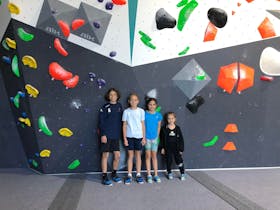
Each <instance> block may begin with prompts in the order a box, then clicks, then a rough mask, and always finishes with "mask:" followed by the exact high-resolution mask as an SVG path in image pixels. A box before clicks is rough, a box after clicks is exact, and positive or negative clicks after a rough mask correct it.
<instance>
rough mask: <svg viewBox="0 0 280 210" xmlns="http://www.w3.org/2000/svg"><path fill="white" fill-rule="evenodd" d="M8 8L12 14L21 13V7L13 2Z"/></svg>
mask: <svg viewBox="0 0 280 210" xmlns="http://www.w3.org/2000/svg"><path fill="white" fill-rule="evenodd" d="M8 9H9V11H10V13H12V14H16V15H18V14H19V13H20V9H19V7H18V6H17V5H15V4H13V3H9V4H8Z"/></svg>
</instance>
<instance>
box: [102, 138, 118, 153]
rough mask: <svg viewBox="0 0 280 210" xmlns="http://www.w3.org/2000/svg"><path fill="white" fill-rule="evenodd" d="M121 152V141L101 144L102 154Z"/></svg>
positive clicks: (113, 140) (111, 140)
mask: <svg viewBox="0 0 280 210" xmlns="http://www.w3.org/2000/svg"><path fill="white" fill-rule="evenodd" d="M114 151H120V141H119V140H116V139H107V143H101V152H114Z"/></svg>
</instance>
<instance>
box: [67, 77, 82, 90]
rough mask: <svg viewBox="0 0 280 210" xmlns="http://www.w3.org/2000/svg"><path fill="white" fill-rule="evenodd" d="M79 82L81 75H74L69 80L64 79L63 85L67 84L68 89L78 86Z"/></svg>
mask: <svg viewBox="0 0 280 210" xmlns="http://www.w3.org/2000/svg"><path fill="white" fill-rule="evenodd" d="M78 82H79V76H78V75H75V76H74V77H72V78H71V79H68V80H64V81H63V85H65V86H66V89H68V88H74V87H76V86H77V84H78Z"/></svg>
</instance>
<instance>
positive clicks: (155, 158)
mask: <svg viewBox="0 0 280 210" xmlns="http://www.w3.org/2000/svg"><path fill="white" fill-rule="evenodd" d="M151 153H152V162H153V169H154V175H155V176H158V161H157V152H156V151H152V152H151Z"/></svg>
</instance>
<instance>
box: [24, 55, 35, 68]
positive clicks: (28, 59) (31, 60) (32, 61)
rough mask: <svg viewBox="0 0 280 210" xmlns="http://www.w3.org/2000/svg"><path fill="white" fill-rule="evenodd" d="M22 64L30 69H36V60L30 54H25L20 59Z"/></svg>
mask: <svg viewBox="0 0 280 210" xmlns="http://www.w3.org/2000/svg"><path fill="white" fill-rule="evenodd" d="M21 61H22V63H23V65H25V66H28V67H30V68H32V69H37V62H36V60H35V58H33V57H32V56H30V55H25V56H23V57H22V59H21Z"/></svg>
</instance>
